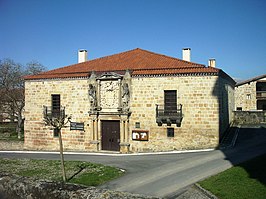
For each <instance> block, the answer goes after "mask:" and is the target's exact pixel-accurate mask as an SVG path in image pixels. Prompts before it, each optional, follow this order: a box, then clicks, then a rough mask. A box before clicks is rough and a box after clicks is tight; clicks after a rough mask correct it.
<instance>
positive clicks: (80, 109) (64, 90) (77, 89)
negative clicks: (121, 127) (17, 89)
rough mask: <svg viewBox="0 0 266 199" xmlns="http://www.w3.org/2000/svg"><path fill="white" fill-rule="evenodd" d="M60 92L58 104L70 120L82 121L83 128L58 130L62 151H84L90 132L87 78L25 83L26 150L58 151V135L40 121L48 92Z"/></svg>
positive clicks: (87, 144)
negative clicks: (82, 129) (61, 138)
mask: <svg viewBox="0 0 266 199" xmlns="http://www.w3.org/2000/svg"><path fill="white" fill-rule="evenodd" d="M52 94H60V96H61V105H62V106H64V107H65V110H66V114H67V115H71V116H72V121H73V122H84V131H79V130H72V131H70V130H69V127H67V128H63V129H62V136H63V140H64V148H65V150H68V149H69V150H73V149H75V150H81V151H82V150H87V149H89V148H90V142H89V141H90V140H91V137H90V136H91V134H90V133H89V132H90V127H89V120H88V116H89V114H88V111H89V102H88V80H87V79H63V80H43V81H26V82H25V101H26V104H25V127H24V131H25V132H24V136H25V137H24V140H25V148H27V149H42V150H59V144H58V137H54V133H53V129H51V127H48V126H45V125H44V122H43V106H51V95H52Z"/></svg>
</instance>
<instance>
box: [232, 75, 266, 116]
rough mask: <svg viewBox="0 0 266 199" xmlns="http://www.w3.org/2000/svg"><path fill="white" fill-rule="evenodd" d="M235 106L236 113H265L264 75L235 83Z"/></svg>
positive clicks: (265, 89) (265, 90)
mask: <svg viewBox="0 0 266 199" xmlns="http://www.w3.org/2000/svg"><path fill="white" fill-rule="evenodd" d="M235 104H236V110H238V111H257V110H259V111H262V110H263V111H266V74H264V75H260V76H258V77H254V78H251V79H248V80H245V81H242V82H239V83H237V84H236V88H235Z"/></svg>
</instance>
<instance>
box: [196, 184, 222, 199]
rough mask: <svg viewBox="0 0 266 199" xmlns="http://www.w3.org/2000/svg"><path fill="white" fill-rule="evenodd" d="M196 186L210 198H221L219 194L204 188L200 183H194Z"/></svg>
mask: <svg viewBox="0 0 266 199" xmlns="http://www.w3.org/2000/svg"><path fill="white" fill-rule="evenodd" d="M194 186H195V188H196V189H198V190H199V191H200V192H202V193H203V194H204V195H205V196H207V197H208V198H210V199H219V198H218V197H217V196H215V195H214V194H212V193H211V192H209V191H208V190H206V189H204V188H203V187H202V186H200V185H199V184H198V183H196V184H194Z"/></svg>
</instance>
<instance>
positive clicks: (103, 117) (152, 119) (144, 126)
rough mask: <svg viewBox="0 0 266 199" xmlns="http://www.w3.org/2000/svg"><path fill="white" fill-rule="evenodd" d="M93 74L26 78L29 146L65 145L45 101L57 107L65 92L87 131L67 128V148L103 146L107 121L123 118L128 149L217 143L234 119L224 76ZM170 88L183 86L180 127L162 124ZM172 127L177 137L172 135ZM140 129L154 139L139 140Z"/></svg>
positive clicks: (231, 94) (179, 91)
mask: <svg viewBox="0 0 266 199" xmlns="http://www.w3.org/2000/svg"><path fill="white" fill-rule="evenodd" d="M93 75H95V74H93ZM93 75H92V76H91V77H90V78H64V79H40V80H27V81H26V83H25V100H26V106H25V148H26V149H37V150H58V149H59V144H58V138H57V137H54V132H53V129H51V127H49V126H45V124H44V122H43V106H51V95H53V94H59V95H60V96H61V105H62V106H64V107H65V110H66V114H68V115H71V116H72V121H73V122H78V123H84V131H82V130H70V128H69V126H68V127H66V128H63V129H62V138H63V144H64V149H65V150H73V151H100V150H102V139H103V137H102V135H103V134H102V125H103V122H104V121H117V122H119V124H120V128H119V130H120V138H119V140H118V142H119V144H120V152H122V153H128V152H147V151H169V150H184V149H202V148H215V147H217V146H218V144H219V138H220V136H221V135H222V133H223V132H224V131H225V129H226V128H227V127H228V125H229V123H230V121H231V120H232V111H233V109H234V85H233V84H232V82H230V81H229V80H228V79H226V78H223V77H221V76H219V75H183V76H182V75H180V76H177V75H166V76H162V75H159V76H158V75H157V76H156V75H154V76H152V75H150V76H141V75H135V76H134V75H132V76H131V75H130V74H129V72H128V73H125V74H123V75H119V74H116V73H113V74H108V75H107V76H106V74H104V73H101V74H97V75H95V76H93ZM93 86H94V87H93ZM126 87H127V88H126ZM90 89H95V90H91V91H90ZM165 90H176V91H177V103H178V104H182V107H183V108H182V113H183V120H182V122H181V125H180V127H178V126H177V125H176V124H171V125H170V126H167V124H163V125H162V126H158V124H157V123H156V104H164V91H165ZM93 96H94V97H93ZM93 100H96V102H94V101H93ZM168 128H173V129H174V136H168V135H167V129H168ZM134 131H136V132H145V133H146V135H147V136H148V139H147V140H145V141H137V140H134V139H133V137H132V134H133V132H134Z"/></svg>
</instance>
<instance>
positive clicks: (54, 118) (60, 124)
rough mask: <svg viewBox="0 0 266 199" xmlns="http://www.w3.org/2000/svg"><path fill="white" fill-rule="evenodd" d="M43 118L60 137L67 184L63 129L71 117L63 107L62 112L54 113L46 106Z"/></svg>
mask: <svg viewBox="0 0 266 199" xmlns="http://www.w3.org/2000/svg"><path fill="white" fill-rule="evenodd" d="M43 118H44V122H45V124H46V125H47V126H52V127H53V128H54V130H55V131H56V132H57V133H58V135H59V146H60V158H61V169H62V177H63V181H64V182H66V172H65V165H64V155H63V141H62V134H61V129H62V128H64V127H66V124H67V123H68V122H70V120H71V116H68V115H66V114H65V108H64V107H61V108H60V110H57V111H53V110H49V109H48V107H45V106H44V109H43Z"/></svg>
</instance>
